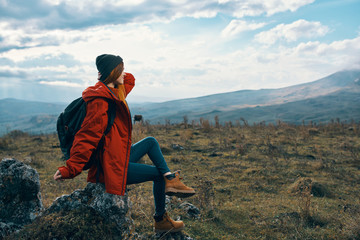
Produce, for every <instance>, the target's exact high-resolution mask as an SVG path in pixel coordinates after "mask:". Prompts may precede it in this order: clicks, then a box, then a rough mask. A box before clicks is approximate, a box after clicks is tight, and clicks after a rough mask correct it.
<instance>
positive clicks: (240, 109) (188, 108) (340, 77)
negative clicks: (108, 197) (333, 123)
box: [132, 70, 360, 122]
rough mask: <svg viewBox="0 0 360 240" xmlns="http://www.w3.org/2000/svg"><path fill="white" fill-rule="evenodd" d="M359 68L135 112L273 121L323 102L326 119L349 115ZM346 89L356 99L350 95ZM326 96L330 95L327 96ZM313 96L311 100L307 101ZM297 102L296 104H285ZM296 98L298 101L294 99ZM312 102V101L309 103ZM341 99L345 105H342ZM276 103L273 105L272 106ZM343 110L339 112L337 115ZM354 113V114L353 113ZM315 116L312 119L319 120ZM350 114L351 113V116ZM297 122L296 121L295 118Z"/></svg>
mask: <svg viewBox="0 0 360 240" xmlns="http://www.w3.org/2000/svg"><path fill="white" fill-rule="evenodd" d="M359 78H360V70H356V71H343V72H338V73H335V74H332V75H330V76H328V77H325V78H323V79H320V80H317V81H314V82H310V83H305V84H300V85H295V86H291V87H286V88H279V89H262V90H242V91H236V92H229V93H222V94H215V95H209V96H204V97H199V98H190V99H182V100H175V101H169V102H164V103H154V104H149V105H144V106H143V107H141V108H140V107H136V108H133V109H132V112H133V113H136V114H142V115H143V116H144V118H145V119H148V120H150V121H151V122H158V121H163V120H164V119H170V120H172V121H175V122H178V121H182V119H183V116H184V115H186V116H188V118H189V119H198V118H199V117H205V118H213V116H215V115H219V116H220V118H221V120H223V121H229V120H235V119H238V118H239V117H244V118H245V119H247V120H248V121H249V122H258V121H263V120H265V121H269V120H270V121H272V120H274V119H276V118H281V119H282V116H284V113H286V112H292V113H293V114H292V116H289V117H286V118H287V119H288V120H289V121H291V122H293V120H297V119H298V116H295V115H296V114H300V115H301V116H302V118H306V119H310V118H308V117H306V116H307V115H308V114H311V113H312V111H318V110H321V111H323V110H324V109H322V107H321V106H326V108H327V113H326V115H324V119H326V120H330V118H336V117H339V118H346V119H347V118H349V117H350V116H349V114H346V116H342V114H341V112H342V110H345V111H346V109H344V107H349V109H352V110H356V109H358V108H357V106H356V105H357V104H360V102H359V100H358V99H357V98H356V96H357V94H359V93H360V81H359ZM347 92H349V94H350V95H351V96H353V97H354V98H355V99H352V98H351V97H350V96H348V95H347ZM326 96H329V97H328V98H326ZM305 99H313V101H312V102H308V101H304V100H305ZM326 101H336V102H337V104H335V105H332V104H326ZM290 102H294V104H286V103H290ZM295 102H296V103H295ZM309 103H311V104H309ZM342 103H343V104H344V106H342ZM272 105H275V106H274V107H269V106H272ZM337 114H340V115H337ZM350 115H351V114H350ZM318 118H319V117H316V118H315V119H312V120H317V119H318ZM350 118H351V117H350ZM296 122H297V121H296Z"/></svg>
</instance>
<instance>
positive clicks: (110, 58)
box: [96, 54, 123, 81]
mask: <svg viewBox="0 0 360 240" xmlns="http://www.w3.org/2000/svg"><path fill="white" fill-rule="evenodd" d="M122 62H123V59H122V58H121V57H120V56H115V55H111V54H102V55H100V56H98V57H97V58H96V67H97V69H98V71H99V73H100V75H101V76H100V78H99V80H100V81H104V80H105V79H106V78H107V77H108V76H109V75H110V73H111V72H112V70H114V68H115V67H116V66H117V65H119V64H120V63H122Z"/></svg>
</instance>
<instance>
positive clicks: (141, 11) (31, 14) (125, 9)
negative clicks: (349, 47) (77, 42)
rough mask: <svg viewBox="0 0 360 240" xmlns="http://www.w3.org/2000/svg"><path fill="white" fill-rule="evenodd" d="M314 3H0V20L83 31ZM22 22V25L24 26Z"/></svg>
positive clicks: (243, 0) (263, 11) (257, 12)
mask: <svg viewBox="0 0 360 240" xmlns="http://www.w3.org/2000/svg"><path fill="white" fill-rule="evenodd" d="M313 1H314V0H267V1H260V0H241V1H240V0H227V1H225V0H219V1H218V0H207V1H193V0H181V1H174V0H167V1H165V0H132V1H127V0H122V1H116V0H107V1H93V0H82V1H75V0H56V1H55V0H27V1H25V2H24V1H9V0H3V1H0V21H7V22H9V23H10V24H11V26H12V28H15V29H23V28H24V27H28V28H29V29H84V28H88V27H93V26H100V25H107V24H127V23H135V22H136V23H145V22H153V21H157V22H160V21H161V22H163V21H171V20H174V19H177V18H181V17H193V18H212V17H215V16H216V15H217V14H218V13H224V14H229V15H231V16H234V17H238V18H242V17H244V16H259V15H262V14H266V15H268V16H269V15H273V14H275V13H279V12H285V11H296V10H297V9H298V8H299V7H301V6H304V5H307V4H310V3H312V2H313ZM24 22H26V26H24Z"/></svg>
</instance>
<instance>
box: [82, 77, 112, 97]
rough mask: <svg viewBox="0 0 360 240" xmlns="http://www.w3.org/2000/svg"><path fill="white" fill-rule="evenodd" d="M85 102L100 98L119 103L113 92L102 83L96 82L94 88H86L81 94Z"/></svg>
mask: <svg viewBox="0 0 360 240" xmlns="http://www.w3.org/2000/svg"><path fill="white" fill-rule="evenodd" d="M82 97H83V99H84V101H85V102H89V101H91V100H93V99H94V98H98V97H102V98H109V99H111V100H114V101H116V102H117V101H119V98H118V97H116V95H115V94H114V92H112V91H111V90H110V89H109V88H108V87H107V86H106V85H105V84H104V83H103V82H101V81H98V82H97V83H96V84H95V85H94V86H91V87H88V88H87V89H85V90H84V91H83V93H82Z"/></svg>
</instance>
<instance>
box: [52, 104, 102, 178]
mask: <svg viewBox="0 0 360 240" xmlns="http://www.w3.org/2000/svg"><path fill="white" fill-rule="evenodd" d="M107 109H108V103H107V102H106V101H104V99H100V98H98V99H94V100H92V101H90V102H88V103H87V107H86V116H85V119H84V121H83V123H82V125H81V128H80V130H79V131H78V132H77V133H76V135H75V138H74V143H73V146H72V148H71V150H70V158H69V159H68V160H67V161H66V167H65V166H63V167H60V168H59V171H60V173H61V176H62V178H63V179H68V178H74V177H75V176H77V175H79V174H80V173H81V172H82V169H83V167H84V166H85V164H86V163H87V162H88V161H89V159H90V156H91V154H92V152H93V151H94V150H95V149H96V147H97V145H98V143H99V141H100V139H101V137H102V135H103V133H104V131H105V129H106V126H107V119H108V115H107Z"/></svg>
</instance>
